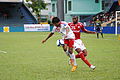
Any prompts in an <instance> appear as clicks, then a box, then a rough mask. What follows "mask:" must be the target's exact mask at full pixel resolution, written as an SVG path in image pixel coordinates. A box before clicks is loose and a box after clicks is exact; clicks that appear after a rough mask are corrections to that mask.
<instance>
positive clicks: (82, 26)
mask: <svg viewBox="0 0 120 80" xmlns="http://www.w3.org/2000/svg"><path fill="white" fill-rule="evenodd" d="M80 25H81V30H82V31H84V32H86V31H87V30H86V29H85V27H84V25H83V24H80Z"/></svg>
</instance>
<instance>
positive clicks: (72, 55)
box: [70, 53, 77, 66]
mask: <svg viewBox="0 0 120 80" xmlns="http://www.w3.org/2000/svg"><path fill="white" fill-rule="evenodd" d="M70 59H73V60H74V65H75V66H77V63H76V58H75V54H74V53H72V54H70Z"/></svg>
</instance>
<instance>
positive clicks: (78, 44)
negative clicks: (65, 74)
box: [68, 16, 96, 70]
mask: <svg viewBox="0 0 120 80" xmlns="http://www.w3.org/2000/svg"><path fill="white" fill-rule="evenodd" d="M72 21H73V22H71V23H68V25H69V26H70V28H71V29H72V31H73V33H74V34H75V43H74V48H75V51H76V52H77V53H78V54H77V55H76V58H81V59H82V60H83V61H84V62H85V63H86V64H87V65H88V66H89V67H90V68H91V69H93V70H94V69H95V68H96V67H95V66H93V65H92V64H90V63H89V62H88V60H87V59H86V57H85V56H87V50H86V47H85V46H84V44H83V42H82V40H81V39H80V30H82V31H83V32H85V33H90V34H96V32H92V31H88V30H86V29H85V28H84V25H83V24H82V23H80V22H78V17H77V16H73V18H72Z"/></svg>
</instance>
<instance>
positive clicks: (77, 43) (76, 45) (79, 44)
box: [74, 39, 86, 51]
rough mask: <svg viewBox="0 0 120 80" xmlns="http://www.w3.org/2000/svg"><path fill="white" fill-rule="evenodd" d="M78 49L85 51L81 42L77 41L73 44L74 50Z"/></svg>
mask: <svg viewBox="0 0 120 80" xmlns="http://www.w3.org/2000/svg"><path fill="white" fill-rule="evenodd" d="M77 48H80V49H81V50H82V51H83V50H84V49H86V47H85V45H84V44H83V42H82V40H80V39H77V40H75V42H74V49H77Z"/></svg>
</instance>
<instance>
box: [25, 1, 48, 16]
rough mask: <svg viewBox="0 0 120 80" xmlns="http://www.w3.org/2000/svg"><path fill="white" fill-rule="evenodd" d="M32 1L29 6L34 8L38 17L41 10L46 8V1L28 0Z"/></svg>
mask: <svg viewBox="0 0 120 80" xmlns="http://www.w3.org/2000/svg"><path fill="white" fill-rule="evenodd" d="M26 1H27V2H28V1H31V2H32V4H28V7H31V8H32V9H33V12H34V13H35V14H36V16H37V17H40V13H41V10H43V9H45V8H46V5H47V4H46V3H45V2H44V1H43V0H26Z"/></svg>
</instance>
